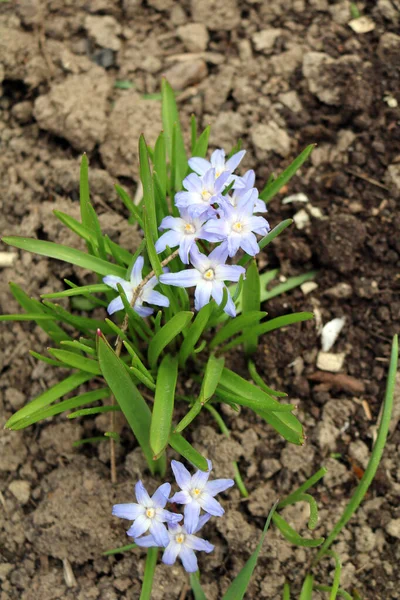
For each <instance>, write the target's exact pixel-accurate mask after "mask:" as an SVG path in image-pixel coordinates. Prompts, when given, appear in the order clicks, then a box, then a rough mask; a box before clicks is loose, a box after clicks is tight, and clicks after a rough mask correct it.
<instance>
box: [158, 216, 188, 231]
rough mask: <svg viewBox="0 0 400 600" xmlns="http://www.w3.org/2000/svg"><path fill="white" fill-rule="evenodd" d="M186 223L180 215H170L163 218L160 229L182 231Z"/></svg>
mask: <svg viewBox="0 0 400 600" xmlns="http://www.w3.org/2000/svg"><path fill="white" fill-rule="evenodd" d="M184 225H185V223H184V221H183V219H181V218H180V217H171V216H168V217H164V218H163V220H162V221H161V223H160V227H159V228H158V229H159V230H160V231H162V230H163V229H173V230H174V231H180V230H181V228H182V227H183V226H184Z"/></svg>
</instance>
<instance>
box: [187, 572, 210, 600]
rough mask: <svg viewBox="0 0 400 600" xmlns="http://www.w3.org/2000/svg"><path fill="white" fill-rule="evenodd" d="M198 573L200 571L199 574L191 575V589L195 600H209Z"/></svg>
mask: <svg viewBox="0 0 400 600" xmlns="http://www.w3.org/2000/svg"><path fill="white" fill-rule="evenodd" d="M198 573H199V572H198V571H197V573H190V587H191V588H192V592H193V596H194V600H207V597H206V595H205V593H204V592H203V589H202V587H201V585H200V581H199V577H198Z"/></svg>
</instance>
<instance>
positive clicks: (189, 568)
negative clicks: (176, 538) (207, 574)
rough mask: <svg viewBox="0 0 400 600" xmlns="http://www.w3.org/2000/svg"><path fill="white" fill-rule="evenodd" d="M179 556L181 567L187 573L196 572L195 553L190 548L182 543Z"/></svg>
mask: <svg viewBox="0 0 400 600" xmlns="http://www.w3.org/2000/svg"><path fill="white" fill-rule="evenodd" d="M179 558H180V559H181V561H182V564H183V568H184V569H185V571H186V572H187V573H196V571H197V570H198V568H199V567H198V565H197V558H196V555H195V553H194V552H193V550H192V549H191V548H187V546H184V545H183V544H182V548H181V551H180V553H179Z"/></svg>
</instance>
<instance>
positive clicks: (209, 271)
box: [203, 269, 215, 281]
mask: <svg viewBox="0 0 400 600" xmlns="http://www.w3.org/2000/svg"><path fill="white" fill-rule="evenodd" d="M214 277H215V273H214V269H207V271H206V272H205V273H203V279H205V280H206V281H212V280H213V279H214Z"/></svg>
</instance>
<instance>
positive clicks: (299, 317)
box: [220, 312, 314, 352]
mask: <svg viewBox="0 0 400 600" xmlns="http://www.w3.org/2000/svg"><path fill="white" fill-rule="evenodd" d="M313 318H314V314H313V313H309V312H300V313H293V314H291V315H284V316H282V317H276V318H275V319H271V320H270V321H267V322H266V323H260V325H255V326H254V328H253V333H254V334H256V335H264V334H265V333H268V332H270V331H274V330H275V329H281V328H282V327H287V326H288V325H293V324H294V323H301V322H302V321H309V320H310V319H313ZM245 340H246V337H245V336H244V335H240V336H239V337H237V338H235V339H234V340H232V342H230V343H229V344H226V346H223V348H221V349H220V352H227V351H228V350H231V348H234V347H235V346H238V345H239V344H242V343H243V342H244V341H245Z"/></svg>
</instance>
